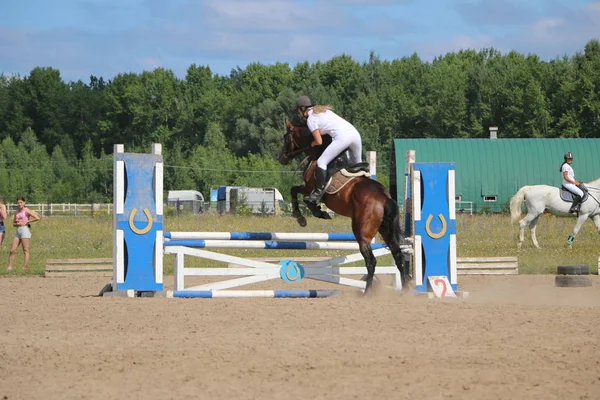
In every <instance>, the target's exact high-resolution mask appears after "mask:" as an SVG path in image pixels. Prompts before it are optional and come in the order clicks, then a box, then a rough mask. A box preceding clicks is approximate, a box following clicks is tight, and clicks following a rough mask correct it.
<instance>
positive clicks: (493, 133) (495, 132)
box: [490, 126, 498, 139]
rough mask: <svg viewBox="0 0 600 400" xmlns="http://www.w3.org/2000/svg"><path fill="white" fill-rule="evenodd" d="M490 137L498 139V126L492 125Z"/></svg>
mask: <svg viewBox="0 0 600 400" xmlns="http://www.w3.org/2000/svg"><path fill="white" fill-rule="evenodd" d="M490 139H498V127H497V126H490Z"/></svg>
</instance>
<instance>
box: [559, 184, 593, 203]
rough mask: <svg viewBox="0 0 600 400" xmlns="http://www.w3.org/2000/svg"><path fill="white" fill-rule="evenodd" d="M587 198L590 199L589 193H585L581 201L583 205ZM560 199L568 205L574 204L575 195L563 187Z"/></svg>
mask: <svg viewBox="0 0 600 400" xmlns="http://www.w3.org/2000/svg"><path fill="white" fill-rule="evenodd" d="M587 198H588V193H587V192H585V191H584V192H583V199H582V200H581V202H582V203H583V202H584V201H586V200H587ZM560 199H561V200H563V201H566V202H567V203H572V202H573V193H571V192H569V191H568V190H567V189H565V188H564V187H562V186H561V188H560Z"/></svg>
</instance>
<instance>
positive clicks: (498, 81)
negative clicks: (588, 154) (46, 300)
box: [0, 40, 600, 202]
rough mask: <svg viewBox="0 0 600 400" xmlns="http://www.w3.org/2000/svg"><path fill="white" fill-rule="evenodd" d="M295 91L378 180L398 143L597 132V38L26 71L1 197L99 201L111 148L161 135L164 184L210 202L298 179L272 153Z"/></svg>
mask: <svg viewBox="0 0 600 400" xmlns="http://www.w3.org/2000/svg"><path fill="white" fill-rule="evenodd" d="M300 94H307V95H309V96H311V98H313V99H314V100H315V101H316V102H318V103H319V104H330V105H332V106H333V107H334V109H335V111H336V112H338V113H339V114H340V115H341V116H342V117H344V118H346V119H348V120H349V121H350V122H352V123H353V124H354V125H355V126H356V127H357V128H358V130H359V131H360V132H361V134H362V137H363V148H364V150H365V151H366V150H375V151H377V154H378V170H379V173H378V179H381V180H383V182H384V184H386V183H387V176H386V175H387V166H388V163H389V157H390V151H391V146H392V140H393V139H395V138H486V137H488V135H489V133H488V129H489V127H490V126H497V127H498V128H499V137H504V138H554V137H569V138H573V137H575V138H593V137H600V42H599V41H598V40H591V41H589V42H588V43H587V44H586V45H585V47H584V49H583V50H582V51H580V52H577V53H575V54H574V55H573V56H563V57H559V58H556V59H553V60H550V61H544V60H541V59H540V58H539V57H538V56H537V55H535V54H528V55H524V54H520V53H517V52H509V53H506V54H502V53H501V52H500V51H498V50H496V49H493V48H488V49H483V50H480V51H475V50H464V51H459V52H453V53H448V54H446V55H443V56H440V57H437V58H436V59H434V60H433V61H431V62H425V61H423V60H421V59H420V58H419V56H418V55H417V54H413V55H412V56H410V57H404V58H401V59H394V60H391V61H387V60H381V59H380V58H379V57H377V56H376V55H375V54H373V53H371V54H370V57H369V59H368V61H365V62H357V61H355V60H353V59H352V58H351V57H350V56H348V55H339V56H335V57H333V58H331V59H330V60H328V61H326V62H316V63H312V64H311V63H308V62H303V63H298V64H296V65H294V66H290V65H289V64H287V63H276V64H273V65H263V64H260V63H252V64H249V65H248V66H247V67H246V68H243V69H242V68H239V67H238V68H236V69H234V70H232V71H231V73H230V74H229V75H228V76H222V75H218V74H215V73H213V72H212V71H211V69H210V67H209V66H199V65H195V64H193V65H191V66H190V67H189V68H188V69H187V73H186V76H185V77H184V78H183V79H180V78H178V77H177V76H175V75H174V73H173V72H172V71H171V70H168V69H163V68H157V69H155V70H153V71H145V72H142V73H139V74H137V73H122V74H119V75H117V76H115V77H113V78H112V79H109V80H105V79H104V78H102V77H96V76H91V77H90V78H89V82H87V83H86V82H82V81H77V82H72V81H71V82H65V81H64V80H63V79H62V78H61V75H60V71H58V70H57V69H54V68H51V67H36V68H34V69H33V70H32V71H31V72H30V73H29V75H27V76H8V75H4V74H3V75H0V194H1V195H3V196H4V197H6V198H7V200H9V201H12V199H13V198H16V197H17V196H25V197H26V198H27V200H28V201H30V202H109V201H111V199H112V151H113V145H114V144H117V143H122V144H124V145H125V149H126V151H134V152H148V151H149V149H150V145H151V143H162V144H163V154H164V157H165V190H175V189H193V190H199V191H201V192H202V193H203V194H204V196H205V197H208V195H209V190H210V188H214V187H217V186H219V185H243V186H253V187H254V186H257V187H277V188H279V189H280V191H281V192H282V193H284V194H287V193H288V191H289V187H290V186H291V185H293V184H295V183H298V182H300V179H301V178H300V175H299V174H298V173H297V171H295V168H296V166H295V165H292V166H281V165H279V164H278V163H277V161H276V158H277V154H278V152H279V150H280V148H281V145H282V135H283V133H284V132H285V128H284V126H285V125H284V122H285V119H286V118H287V119H292V120H293V121H294V122H300V121H298V119H297V118H298V117H297V115H296V113H295V110H294V105H295V99H296V97H297V96H298V95H300Z"/></svg>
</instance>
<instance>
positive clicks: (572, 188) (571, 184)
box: [560, 162, 583, 197]
mask: <svg viewBox="0 0 600 400" xmlns="http://www.w3.org/2000/svg"><path fill="white" fill-rule="evenodd" d="M560 172H561V173H562V177H563V179H562V185H563V186H564V187H565V188H567V190H568V191H569V192H571V193H573V194H576V195H577V196H580V197H583V191H582V190H581V189H579V188H578V187H577V186H576V184H575V183H576V182H577V180H575V171H573V167H571V165H570V164H568V163H566V162H565V163H564V164H563V165H562V167H561V168H560ZM565 172H566V175H567V176H566V177H565Z"/></svg>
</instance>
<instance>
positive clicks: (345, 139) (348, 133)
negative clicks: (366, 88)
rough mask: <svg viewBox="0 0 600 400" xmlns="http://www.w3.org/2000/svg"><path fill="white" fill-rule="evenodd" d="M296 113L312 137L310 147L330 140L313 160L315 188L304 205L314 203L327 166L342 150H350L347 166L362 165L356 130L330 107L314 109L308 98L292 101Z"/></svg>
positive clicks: (325, 176)
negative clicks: (314, 161) (324, 136)
mask: <svg viewBox="0 0 600 400" xmlns="http://www.w3.org/2000/svg"><path fill="white" fill-rule="evenodd" d="M296 109H297V110H298V113H299V114H300V115H302V116H303V117H304V118H306V124H307V126H308V129H309V130H310V131H311V132H312V134H313V139H314V140H313V142H312V146H319V145H321V144H322V143H323V138H322V137H321V136H322V135H329V136H331V139H332V140H331V144H330V145H329V146H328V147H327V148H326V149H325V151H324V152H323V154H321V156H320V157H319V159H318V160H317V169H316V172H315V176H316V181H317V182H316V185H315V186H316V187H315V190H314V191H313V192H312V193H311V194H310V196H308V197H306V199H305V200H306V201H311V202H314V203H318V202H319V201H320V200H321V198H322V197H323V194H324V192H325V183H326V180H327V165H328V164H329V163H330V162H331V161H332V160H333V159H334V158H335V157H337V156H338V154H340V153H342V152H343V151H344V150H346V149H350V155H351V160H350V161H351V162H352V163H354V164H356V163H359V162H362V139H361V137H360V133H358V130H356V128H355V127H354V126H353V125H352V124H351V123H350V122H348V121H346V120H345V119H343V118H342V117H340V116H339V115H337V114H336V113H334V112H333V111H332V109H331V107H330V106H315V105H313V104H312V101H311V100H310V98H309V97H308V96H300V97H298V99H297V100H296Z"/></svg>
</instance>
